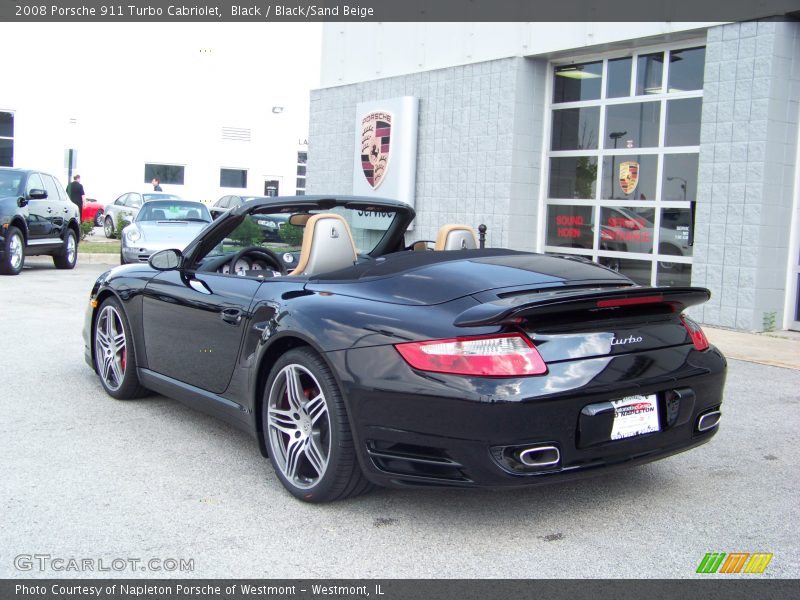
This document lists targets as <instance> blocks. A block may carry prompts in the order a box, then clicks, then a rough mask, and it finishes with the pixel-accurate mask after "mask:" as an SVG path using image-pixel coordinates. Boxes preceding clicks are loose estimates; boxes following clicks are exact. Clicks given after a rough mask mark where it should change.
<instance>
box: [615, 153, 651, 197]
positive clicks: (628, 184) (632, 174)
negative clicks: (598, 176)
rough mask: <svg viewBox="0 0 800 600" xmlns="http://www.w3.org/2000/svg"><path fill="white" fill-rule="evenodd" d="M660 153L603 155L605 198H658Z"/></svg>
mask: <svg viewBox="0 0 800 600" xmlns="http://www.w3.org/2000/svg"><path fill="white" fill-rule="evenodd" d="M657 175H658V155H656V154H621V155H613V154H612V155H611V156H605V157H603V186H602V188H603V189H602V196H601V197H602V198H603V199H604V200H632V199H634V200H650V201H653V200H655V198H656V180H657Z"/></svg>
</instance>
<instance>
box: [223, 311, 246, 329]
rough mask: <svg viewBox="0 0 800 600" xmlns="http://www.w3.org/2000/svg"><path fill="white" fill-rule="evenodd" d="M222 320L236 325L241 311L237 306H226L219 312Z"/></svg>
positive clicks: (240, 317)
mask: <svg viewBox="0 0 800 600" xmlns="http://www.w3.org/2000/svg"><path fill="white" fill-rule="evenodd" d="M220 316H221V317H222V320H223V321H225V322H226V323H230V324H231V325H238V324H239V322H240V321H241V320H242V311H241V310H239V309H238V308H226V309H223V311H222V312H221V313H220Z"/></svg>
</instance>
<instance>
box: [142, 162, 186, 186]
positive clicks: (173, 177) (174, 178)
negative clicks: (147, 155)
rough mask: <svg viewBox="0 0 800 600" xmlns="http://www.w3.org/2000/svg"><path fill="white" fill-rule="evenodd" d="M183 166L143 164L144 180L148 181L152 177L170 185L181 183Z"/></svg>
mask: <svg viewBox="0 0 800 600" xmlns="http://www.w3.org/2000/svg"><path fill="white" fill-rule="evenodd" d="M183 170H184V167H182V166H178V165H158V164H145V165H144V182H145V183H150V182H151V181H152V180H153V179H158V180H159V181H160V182H161V183H169V184H172V185H183Z"/></svg>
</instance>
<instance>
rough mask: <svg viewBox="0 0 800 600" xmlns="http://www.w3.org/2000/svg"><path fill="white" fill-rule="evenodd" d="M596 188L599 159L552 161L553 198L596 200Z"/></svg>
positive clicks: (551, 181) (584, 157)
mask: <svg viewBox="0 0 800 600" xmlns="http://www.w3.org/2000/svg"><path fill="white" fill-rule="evenodd" d="M596 188H597V157H595V156H574V157H564V158H551V159H550V197H551V198H594V196H595V190H596Z"/></svg>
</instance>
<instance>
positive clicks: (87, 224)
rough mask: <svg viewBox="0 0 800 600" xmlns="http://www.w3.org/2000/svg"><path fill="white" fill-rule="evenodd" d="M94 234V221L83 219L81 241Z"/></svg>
mask: <svg viewBox="0 0 800 600" xmlns="http://www.w3.org/2000/svg"><path fill="white" fill-rule="evenodd" d="M93 234H94V221H83V222H82V223H81V241H84V240H85V239H86V238H87V237H89V236H90V235H93Z"/></svg>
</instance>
